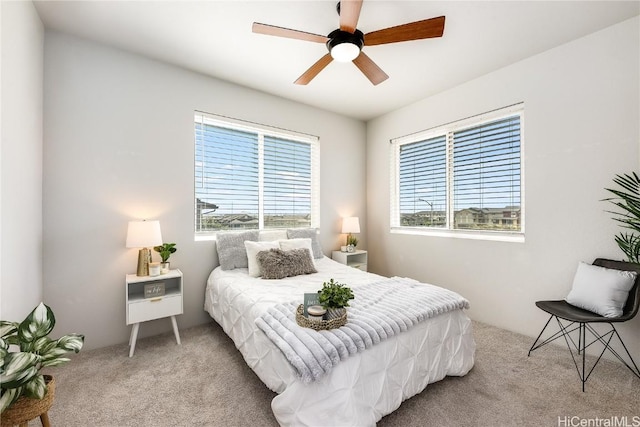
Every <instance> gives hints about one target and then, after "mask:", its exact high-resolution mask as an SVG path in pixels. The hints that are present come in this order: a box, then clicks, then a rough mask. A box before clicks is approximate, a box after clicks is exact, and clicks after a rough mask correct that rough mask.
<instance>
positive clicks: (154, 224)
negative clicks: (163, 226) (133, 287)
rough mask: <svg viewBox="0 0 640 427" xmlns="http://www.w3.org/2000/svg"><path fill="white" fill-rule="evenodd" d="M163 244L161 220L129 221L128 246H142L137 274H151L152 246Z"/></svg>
mask: <svg viewBox="0 0 640 427" xmlns="http://www.w3.org/2000/svg"><path fill="white" fill-rule="evenodd" d="M161 244H162V233H161V232H160V221H129V228H128V229H127V247H128V248H141V249H140V251H139V252H138V270H137V272H136V275H137V276H148V275H149V263H150V262H151V249H149V248H150V247H152V246H158V245H161Z"/></svg>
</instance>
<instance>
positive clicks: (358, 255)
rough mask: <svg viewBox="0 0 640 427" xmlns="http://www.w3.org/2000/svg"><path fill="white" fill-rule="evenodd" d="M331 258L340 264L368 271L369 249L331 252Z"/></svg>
mask: <svg viewBox="0 0 640 427" xmlns="http://www.w3.org/2000/svg"><path fill="white" fill-rule="evenodd" d="M331 259H333V260H334V261H338V262H339V263H340V264H344V265H348V266H349V267H353V268H357V269H360V270H362V271H367V251H362V250H359V249H356V250H355V251H354V252H342V251H333V252H331Z"/></svg>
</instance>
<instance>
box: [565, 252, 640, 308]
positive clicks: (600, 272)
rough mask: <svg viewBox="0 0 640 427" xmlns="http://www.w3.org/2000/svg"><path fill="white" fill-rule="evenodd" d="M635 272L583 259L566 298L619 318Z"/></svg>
mask: <svg viewBox="0 0 640 427" xmlns="http://www.w3.org/2000/svg"><path fill="white" fill-rule="evenodd" d="M636 275H637V274H636V272H635V271H622V270H616V269H612V268H604V267H600V266H597V265H591V264H587V263H585V262H580V264H578V270H577V271H576V275H575V277H574V278H573V287H572V288H571V292H569V295H567V298H566V301H567V302H568V303H569V304H571V305H575V306H576V307H580V308H583V309H585V310H589V311H592V312H594V313H597V314H599V315H601V316H604V317H620V316H621V315H622V310H623V309H624V305H625V304H626V302H627V297H628V296H629V291H630V290H631V288H632V287H633V284H634V283H635V281H636Z"/></svg>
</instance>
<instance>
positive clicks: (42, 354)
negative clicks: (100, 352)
mask: <svg viewBox="0 0 640 427" xmlns="http://www.w3.org/2000/svg"><path fill="white" fill-rule="evenodd" d="M55 324H56V319H55V316H54V315H53V312H52V311H51V309H50V308H49V307H47V306H46V305H44V304H43V303H40V304H39V305H38V306H37V307H36V308H35V309H33V311H32V312H31V313H30V314H29V315H28V316H27V318H26V319H24V320H23V321H22V323H18V322H8V321H6V320H0V358H1V359H2V363H1V364H0V382H1V383H2V384H1V385H0V387H1V389H0V413H2V425H17V424H20V425H27V422H28V421H29V420H32V419H33V418H36V417H38V416H39V417H40V420H41V421H42V424H43V425H47V426H48V425H49V417H48V415H47V411H48V410H49V408H50V407H51V405H52V404H53V398H54V394H55V388H56V383H55V380H54V378H53V377H52V376H51V375H42V374H41V373H40V370H41V369H42V368H46V367H53V366H57V365H61V364H63V363H66V362H68V361H69V359H68V358H66V357H62V356H63V355H65V354H66V353H68V352H70V351H74V352H76V353H77V352H79V351H80V349H81V348H82V345H83V344H84V336H83V335H78V334H69V335H65V336H63V337H61V338H58V339H57V340H54V339H51V338H49V337H48V335H49V334H50V333H51V331H52V330H53V327H54V326H55Z"/></svg>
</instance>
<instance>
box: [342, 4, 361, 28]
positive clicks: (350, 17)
mask: <svg viewBox="0 0 640 427" xmlns="http://www.w3.org/2000/svg"><path fill="white" fill-rule="evenodd" d="M360 9H362V0H342V1H340V29H341V30H342V31H346V32H348V33H351V34H353V33H354V32H355V31H356V27H357V26H358V18H359V17H360Z"/></svg>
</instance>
